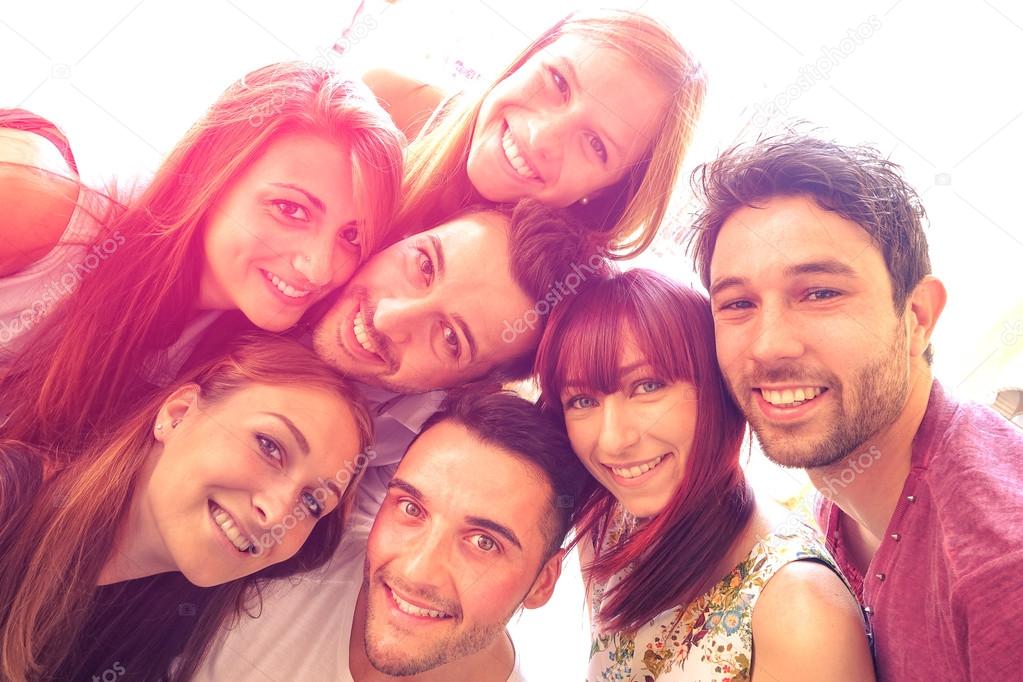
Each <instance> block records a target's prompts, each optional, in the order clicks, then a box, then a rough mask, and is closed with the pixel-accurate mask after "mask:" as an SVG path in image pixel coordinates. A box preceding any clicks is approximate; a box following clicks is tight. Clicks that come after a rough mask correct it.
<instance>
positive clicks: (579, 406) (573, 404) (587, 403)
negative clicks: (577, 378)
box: [565, 395, 597, 410]
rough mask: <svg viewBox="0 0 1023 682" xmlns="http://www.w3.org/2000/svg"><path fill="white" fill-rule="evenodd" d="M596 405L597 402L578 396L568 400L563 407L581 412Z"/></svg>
mask: <svg viewBox="0 0 1023 682" xmlns="http://www.w3.org/2000/svg"><path fill="white" fill-rule="evenodd" d="M596 404H597V401H596V400H594V399H593V398H590V397H588V396H585V395H578V396H576V397H574V398H570V399H569V400H568V402H567V403H565V407H566V408H567V409H570V410H583V409H586V408H587V407H593V406H594V405H596Z"/></svg>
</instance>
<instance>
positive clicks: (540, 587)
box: [522, 549, 566, 609]
mask: <svg viewBox="0 0 1023 682" xmlns="http://www.w3.org/2000/svg"><path fill="white" fill-rule="evenodd" d="M565 553H566V552H565V550H564V549H559V550H558V551H557V552H555V553H554V555H553V556H552V557H551V558H550V559H548V560H547V561H546V563H544V565H543V568H541V569H540V573H539V575H537V576H536V580H534V581H533V586H532V587H530V588H529V592H528V593H527V594H526V598H525V599H523V600H522V605H523V606H525V607H526V608H527V609H538V608H540V607H541V606H543V605H544V604H546V603H547V602H548V601H550V598H551V595H552V594H554V586H555V585H557V583H558V578H559V577H560V576H561V562H562V561H564V559H565Z"/></svg>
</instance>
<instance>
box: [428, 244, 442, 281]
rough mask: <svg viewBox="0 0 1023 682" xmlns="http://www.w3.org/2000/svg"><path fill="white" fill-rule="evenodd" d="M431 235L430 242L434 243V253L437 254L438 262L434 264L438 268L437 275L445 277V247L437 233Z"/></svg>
mask: <svg viewBox="0 0 1023 682" xmlns="http://www.w3.org/2000/svg"><path fill="white" fill-rule="evenodd" d="M429 237H430V243H431V244H433V253H434V254H435V256H436V258H435V260H436V261H437V262H436V263H434V265H435V266H436V268H435V269H436V273H437V277H443V276H444V247H443V246H442V245H441V243H440V238H439V237H438V236H437V235H435V234H431V235H430V236H429Z"/></svg>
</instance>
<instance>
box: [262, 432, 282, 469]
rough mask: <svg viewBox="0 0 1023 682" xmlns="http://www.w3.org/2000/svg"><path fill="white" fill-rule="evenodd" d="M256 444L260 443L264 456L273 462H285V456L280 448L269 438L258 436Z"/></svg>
mask: <svg viewBox="0 0 1023 682" xmlns="http://www.w3.org/2000/svg"><path fill="white" fill-rule="evenodd" d="M256 442H257V443H259V449H260V450H261V451H262V452H263V454H264V455H266V456H267V457H269V458H270V459H272V460H273V461H275V462H278V463H280V462H281V461H283V460H284V454H283V453H282V452H281V448H280V446H278V445H277V443H275V442H274V441H273V440H272V439H270V438H267V437H266V436H264V435H262V434H256Z"/></svg>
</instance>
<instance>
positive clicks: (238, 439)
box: [0, 10, 1023, 682]
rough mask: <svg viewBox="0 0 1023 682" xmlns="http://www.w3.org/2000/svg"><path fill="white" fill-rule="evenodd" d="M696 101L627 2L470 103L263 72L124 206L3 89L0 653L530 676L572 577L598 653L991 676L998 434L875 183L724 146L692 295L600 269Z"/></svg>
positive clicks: (141, 674)
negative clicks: (801, 487) (772, 470)
mask: <svg viewBox="0 0 1023 682" xmlns="http://www.w3.org/2000/svg"><path fill="white" fill-rule="evenodd" d="M705 88H706V78H705V76H704V74H703V72H702V71H701V70H700V67H699V65H698V63H697V61H696V60H695V59H694V58H693V57H692V56H691V55H690V54H689V52H687V50H686V49H685V48H684V47H683V46H682V45H681V44H679V42H678V41H677V40H676V39H675V38H674V37H673V36H672V35H671V33H670V32H669V31H667V30H666V29H665V28H664V27H663V26H661V25H660V24H659V23H657V22H656V21H655V20H653V19H651V18H650V17H648V16H645V15H643V14H640V13H637V12H631V11H612V10H605V11H600V12H592V13H576V14H573V15H570V16H569V17H567V18H565V19H564V20H562V21H560V22H558V23H557V24H555V25H554V26H552V27H551V28H550V29H549V30H547V31H546V32H544V33H543V34H542V35H541V36H540V37H539V38H537V39H536V40H535V41H534V42H533V43H532V44H531V45H530V46H529V47H528V48H527V49H526V50H525V51H524V52H523V53H522V54H521V55H519V57H518V58H516V59H515V60H514V61H513V62H512V63H511V64H510V65H509V66H508V68H507V69H506V70H505V71H504V72H502V73H501V74H500V75H499V76H498V78H497V79H496V80H495V81H494V82H493V83H490V84H489V85H488V87H486V88H485V89H483V90H482V91H481V92H479V93H476V94H472V93H468V92H463V93H455V94H449V93H443V92H441V91H440V90H438V89H437V88H435V87H433V86H431V85H429V84H425V83H420V82H417V81H414V80H412V79H409V78H407V77H404V76H402V75H400V74H396V73H394V72H389V71H384V70H377V71H371V72H369V73H367V74H365V76H364V78H362V79H360V80H354V79H351V78H347V77H345V76H344V75H342V74H339V73H337V72H334V71H331V70H328V69H326V68H323V67H322V66H314V65H309V64H303V63H297V62H295V63H279V64H274V65H271V66H268V67H265V68H263V69H259V70H257V71H254V72H252V73H249V74H247V75H246V76H245V77H244V78H242V79H241V80H239V81H238V82H237V83H235V84H234V85H232V86H231V87H229V88H228V89H227V91H226V92H225V93H224V94H223V95H222V96H221V97H220V98H219V99H218V100H217V101H216V102H215V103H214V104H213V105H212V106H211V107H210V108H209V110H208V111H207V112H206V114H205V115H204V116H203V118H202V119H201V120H199V121H198V122H197V123H196V124H195V125H194V126H193V127H192V128H191V129H190V130H189V132H188V133H187V135H186V136H185V137H184V139H183V140H181V142H180V143H179V144H178V145H177V146H176V147H175V148H174V149H173V151H172V152H171V153H170V155H169V156H168V157H167V159H166V161H165V162H164V163H163V165H162V166H161V167H160V169H159V170H158V171H157V172H156V174H155V176H154V177H153V178H152V180H151V181H150V182H148V184H147V185H146V186H145V187H144V188H142V189H141V190H139V191H137V192H135V193H132V194H131V195H118V194H117V193H116V192H113V191H105V192H104V191H100V190H99V189H97V188H91V187H86V186H85V185H84V184H83V183H82V182H81V181H80V180H79V179H78V174H77V170H78V169H77V166H76V163H75V159H74V155H73V152H72V147H71V144H70V143H69V142H68V140H67V139H66V138H64V136H63V135H62V134H61V133H60V131H59V129H58V128H57V127H56V126H55V125H54V124H53V123H51V122H50V121H47V120H45V119H43V118H41V117H39V116H37V115H35V114H33V113H31V112H28V111H24V110H20V109H7V110H0V203H2V205H3V208H4V210H3V212H2V215H0V678H2V679H4V680H12V681H17V680H115V679H116V680H163V679H168V680H193V679H194V680H232V681H233V680H289V681H290V680H355V681H357V682H371V681H376V680H393V679H399V678H400V679H404V680H421V681H424V682H425V681H429V680H444V681H451V680H467V681H472V682H488V681H491V680H492V681H495V682H505V681H508V682H514V681H516V680H523V679H524V677H523V676H522V672H521V667H522V666H521V665H520V660H519V656H518V654H517V653H516V649H515V646H514V643H513V641H512V639H511V637H510V636H509V634H508V631H507V629H506V626H507V624H508V623H509V621H510V620H511V619H512V618H513V617H515V614H517V613H519V612H520V610H521V609H523V608H527V609H536V608H541V607H543V606H544V605H545V604H546V603H547V602H548V600H549V599H550V597H551V595H552V592H553V590H554V588H555V585H556V584H557V582H558V580H559V579H561V580H580V579H581V580H582V581H583V583H584V585H585V594H586V605H587V614H588V617H589V620H590V626H591V633H592V645H591V648H590V651H589V658H588V663H587V652H585V651H561V652H560V654H559V655H560V656H562V657H569V658H578V660H579V669H580V676H582V674H583V672H582V671H583V670H585V671H586V672H585V675H586V679H587V680H592V681H604V680H637V681H641V682H646V681H648V680H650V681H652V680H660V681H668V680H704V681H715V682H717V681H721V682H723V681H726V680H727V681H733V682H734V681H738V680H748V679H750V678H752V677H756V678H757V679H768V680H770V679H775V680H811V679H812V680H820V679H825V680H850V681H853V680H855V681H863V680H871V679H881V680H967V679H970V680H994V679H1011V678H1012V677H1014V676H1015V674H1016V673H1015V672H1014V671H1016V670H1017V667H1018V666H1017V664H1016V662H1015V660H1014V656H1013V654H1012V652H1013V651H1019V650H1020V649H1021V647H1023V634H1021V633H1023V631H1021V630H1020V629H1019V628H1018V627H1016V626H1014V625H1013V624H1012V623H1013V622H1014V621H1013V616H1012V613H1013V609H1014V604H1015V598H1018V597H1019V596H1021V595H1023V579H1021V577H1020V576H1021V570H1020V566H1021V562H1023V527H1021V526H1020V524H1019V523H1018V520H1019V519H1020V518H1023V490H1021V483H1023V434H1021V432H1020V431H1019V429H1018V428H1017V427H1016V426H1014V425H1013V424H1011V423H1010V422H1008V421H1007V420H1005V419H1004V418H1002V417H1001V416H999V415H997V414H996V413H994V412H992V411H991V410H989V409H987V408H985V407H982V406H980V405H977V404H973V403H968V402H961V401H958V400H956V398H955V397H954V396H952V395H951V394H950V393H949V392H948V391H947V390H946V389H945V388H944V387H943V386H942V385H941V384H940V383H939V382H938V381H937V380H935V379H934V377H933V376H932V371H931V361H932V349H931V345H930V339H931V334H932V332H933V330H934V328H935V326H936V324H937V322H938V318H939V317H940V315H941V312H942V308H943V306H944V304H945V298H946V292H945V289H944V287H943V285H942V284H941V282H940V280H939V279H937V278H936V277H935V276H934V275H933V274H932V273H931V265H930V261H929V257H928V251H927V240H926V237H925V233H924V229H923V225H924V212H923V208H922V206H921V204H920V201H919V197H918V196H917V194H916V193H915V192H914V190H913V189H912V188H911V187H910V186H909V185H908V184H907V183H906V181H905V180H904V178H903V177H902V175H901V171H900V169H899V168H898V167H897V166H895V165H894V164H892V163H891V162H890V161H888V160H886V159H885V158H884V157H883V156H882V155H880V154H879V153H878V152H877V151H876V150H874V149H871V148H868V147H856V146H847V145H843V144H839V143H837V142H834V141H831V140H827V139H823V138H821V137H818V136H814V135H807V134H802V133H799V132H794V133H788V134H785V135H780V136H772V137H764V138H761V139H757V140H753V141H749V142H745V143H742V144H739V145H737V146H735V147H733V148H731V149H728V150H726V151H725V152H723V153H722V154H721V155H720V156H719V157H718V158H716V159H714V160H712V161H710V162H708V163H705V164H703V165H701V166H700V167H699V168H698V169H697V171H696V172H695V173H694V175H693V187H694V189H695V190H696V193H697V196H698V199H699V200H700V207H699V211H698V213H697V215H696V216H695V217H694V221H693V225H692V229H691V230H690V231H689V243H688V246H689V249H688V252H689V253H690V254H691V255H692V258H693V262H692V263H686V262H680V263H678V267H679V269H680V272H681V271H682V270H683V269H687V268H690V267H693V266H695V268H696V271H697V272H698V274H699V276H700V279H701V280H702V284H703V285H704V287H705V288H706V291H707V292H708V293H707V294H704V293H702V292H700V291H697V290H694V289H692V288H689V287H687V286H684V285H682V284H680V283H679V282H678V281H675V280H673V279H671V278H670V277H667V276H665V275H663V274H658V273H655V272H653V271H650V270H645V269H641V268H633V269H622V268H621V267H620V265H619V261H621V260H624V259H627V258H629V257H632V256H635V255H638V254H639V253H641V252H642V251H643V250H644V249H646V248H647V247H648V246H649V245H650V244H651V242H652V240H653V239H654V237H655V236H656V234H657V231H658V229H659V227H660V226H661V224H662V222H663V221H664V219H665V216H666V214H667V206H668V200H669V198H670V196H671V193H672V190H673V189H674V188H675V186H676V185H677V184H678V181H679V179H680V178H679V167H680V165H681V162H682V160H683V157H684V155H685V152H686V149H687V146H688V144H689V141H690V139H691V137H692V134H693V131H694V129H695V126H696V124H697V120H698V117H699V113H700V109H701V104H702V101H703V97H704V92H705ZM940 350H941V349H940V348H938V349H937V352H940ZM527 379H535V380H536V381H537V386H538V389H539V392H538V395H539V397H538V398H536V399H527V398H526V397H523V395H522V392H521V391H520V393H516V392H515V391H514V390H510V389H509V388H508V387H509V386H511V385H515V384H514V382H520V381H522V380H527ZM534 397H535V396H534ZM747 425H748V426H749V427H750V428H751V430H752V433H753V434H755V437H756V440H757V441H758V442H759V445H760V447H761V448H762V450H763V452H764V454H765V455H766V456H767V457H768V458H769V459H771V460H772V461H774V462H776V463H778V464H780V465H782V466H785V467H791V468H801V469H805V470H806V471H807V473H808V475H809V478H810V480H811V481H812V483H813V484H814V487H815V488H816V491H817V495H816V496H815V497H814V500H813V504H812V512H813V514H809V515H806V516H803V515H801V514H799V513H797V512H794V511H789V510H786V509H783V508H780V507H777V506H775V505H774V504H773V503H772V502H770V501H769V500H767V499H763V498H761V497H758V496H757V495H756V494H755V493H754V490H753V487H751V485H750V482H749V481H748V480H747V478H746V475H745V473H744V470H743V467H742V466H741V464H740V459H741V454H742V450H743V442H744V436H745V434H746V433H747ZM813 517H816V518H813ZM573 549H575V550H577V551H578V554H579V558H580V564H581V568H582V575H581V577H580V576H575V575H566V576H561V569H562V562H563V559H564V557H565V555H566V553H567V552H568V551H571V550H573ZM539 679H548V678H539ZM549 679H554V676H553V675H552V676H551V677H550V678H549Z"/></svg>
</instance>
